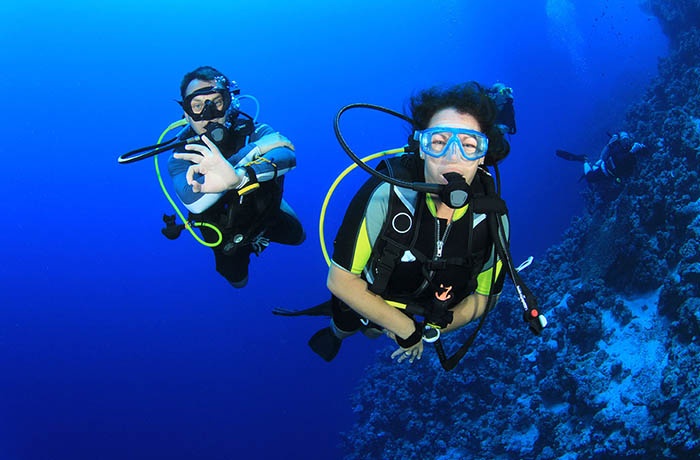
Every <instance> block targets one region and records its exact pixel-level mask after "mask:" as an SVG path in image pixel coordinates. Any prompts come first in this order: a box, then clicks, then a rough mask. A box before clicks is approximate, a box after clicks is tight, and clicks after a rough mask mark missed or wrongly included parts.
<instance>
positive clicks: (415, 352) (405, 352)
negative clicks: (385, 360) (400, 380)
mask: <svg viewBox="0 0 700 460" xmlns="http://www.w3.org/2000/svg"><path fill="white" fill-rule="evenodd" d="M421 356H423V341H422V340H421V341H419V342H418V343H417V344H415V345H413V346H412V347H410V348H401V347H399V349H398V350H396V351H395V352H393V353H392V354H391V359H394V358H399V359H398V362H400V363H401V362H403V361H404V360H406V359H407V360H408V362H409V363H413V361H414V360H416V359H420V358H421Z"/></svg>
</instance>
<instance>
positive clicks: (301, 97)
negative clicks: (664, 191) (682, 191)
mask: <svg viewBox="0 0 700 460" xmlns="http://www.w3.org/2000/svg"><path fill="white" fill-rule="evenodd" d="M57 3H60V4H54V2H36V1H29V2H24V3H23V4H22V6H11V5H4V6H3V7H2V9H3V11H2V14H0V57H1V61H2V70H0V87H1V88H2V89H3V96H2V106H1V107H2V110H0V130H2V131H1V139H2V141H1V142H0V153H1V154H2V158H3V160H4V161H3V167H4V172H5V174H4V177H5V181H4V184H3V185H4V187H3V196H4V205H5V206H4V209H5V219H4V223H3V224H2V225H0V238H1V239H2V245H1V248H2V249H0V251H1V252H0V256H1V257H0V260H1V261H2V262H1V264H0V457H1V458H3V459H9V460H12V459H22V460H24V459H71V460H78V459H123V458H132V459H146V458H169V459H192V458H206V459H233V458H275V457H281V456H284V458H299V459H301V458H305V459H306V458H320V459H326V458H338V457H340V456H341V455H342V452H341V451H340V450H339V449H338V448H337V447H336V444H337V443H338V439H339V438H338V436H337V433H338V432H339V431H343V430H346V429H348V428H349V427H350V426H351V424H352V422H353V416H352V408H351V407H350V403H349V401H348V396H349V394H350V393H351V392H352V390H353V387H354V386H355V385H356V384H357V382H358V380H359V377H360V376H361V374H362V372H363V369H364V367H365V365H366V364H367V363H369V362H371V360H373V359H374V354H375V350H376V349H377V348H378V342H370V341H367V340H360V339H351V340H350V341H348V343H346V344H345V345H344V347H343V350H342V353H341V355H340V356H339V358H338V359H336V360H335V361H334V362H333V363H332V364H326V363H325V362H323V361H321V360H320V359H318V358H317V357H316V356H315V355H313V354H312V353H311V352H310V351H309V350H308V348H307V346H306V340H307V339H308V337H309V336H310V335H311V334H312V333H313V332H314V331H315V330H317V329H318V328H320V327H321V326H322V325H324V321H322V320H320V319H316V318H313V319H294V318H292V319H283V318H278V317H275V316H273V315H271V314H270V310H271V309H272V308H273V307H275V306H284V307H288V308H302V307H306V306H310V305H312V304H315V303H317V302H320V301H322V300H325V298H327V295H328V294H327V292H326V291H325V271H326V268H325V263H324V261H323V258H322V255H321V251H320V249H319V245H318V232H317V227H318V213H319V210H320V207H321V202H322V200H323V197H324V195H325V193H326V190H327V188H328V186H329V185H330V184H331V182H332V181H333V179H334V178H335V177H336V175H337V174H338V173H339V172H340V171H341V170H342V169H343V168H344V167H345V166H347V165H348V163H349V160H348V158H347V157H346V156H345V155H344V154H343V152H342V150H341V149H340V147H339V146H338V144H337V142H336V141H335V138H334V135H333V129H332V120H333V117H334V115H335V113H336V111H337V110H338V109H339V108H340V107H342V106H343V105H345V104H348V103H352V102H370V103H375V104H380V105H385V106H387V107H390V108H393V109H396V110H402V108H403V107H404V104H405V102H406V100H407V98H408V96H409V95H410V94H412V93H413V92H415V91H417V90H419V89H422V88H425V87H427V86H431V85H434V84H445V83H456V82H460V81H464V80H471V79H475V80H478V81H481V82H483V83H485V84H489V85H490V84H491V83H493V82H495V81H502V82H505V83H506V84H508V85H510V86H512V87H513V88H514V90H515V96H516V109H517V113H518V130H519V132H518V134H517V135H516V136H514V137H513V138H512V147H513V148H512V154H511V156H510V157H509V158H508V160H507V161H506V162H505V163H504V164H503V165H502V167H501V174H502V177H503V191H504V196H505V198H506V199H507V201H508V203H509V208H510V210H511V219H512V226H513V239H512V241H513V243H512V245H513V252H514V255H515V257H516V259H523V258H525V257H527V256H528V255H534V256H535V257H536V258H537V257H538V256H541V255H542V254H543V253H544V251H545V250H546V248H547V247H549V246H550V245H552V244H554V243H556V242H557V241H558V239H559V237H560V235H561V233H562V231H563V230H564V229H565V228H566V227H567V225H568V223H569V221H570V219H571V217H572V216H574V215H575V214H576V213H577V212H578V211H579V210H580V207H581V206H582V200H581V197H580V191H581V190H582V189H583V187H585V185H584V184H582V183H578V182H577V180H578V178H579V176H580V173H581V170H580V165H578V164H574V163H565V162H563V161H561V160H559V159H557V158H556V157H555V156H554V154H553V153H554V150H555V149H556V148H564V149H567V150H571V151H574V152H577V153H586V154H588V155H590V156H592V157H595V156H597V154H598V152H599V151H600V148H601V147H602V146H603V145H604V144H605V142H606V141H607V135H606V131H607V132H613V131H615V130H617V129H620V128H622V127H623V126H624V112H625V107H626V106H627V105H628V104H629V103H631V102H633V101H635V100H636V99H638V98H640V97H642V96H643V91H644V88H645V86H646V84H647V83H648V82H649V81H650V79H651V78H652V77H653V76H654V74H655V72H656V60H657V58H658V57H659V56H662V55H663V54H664V53H665V50H666V42H665V39H664V37H663V36H662V35H661V32H660V30H659V27H658V25H657V23H656V21H655V20H654V19H652V18H651V17H650V16H648V15H646V14H645V13H644V12H643V11H642V10H641V9H640V8H639V7H638V6H637V5H636V2H633V1H623V0H616V1H602V0H597V1H591V2H585V3H586V4H585V5H577V6H576V8H574V7H573V6H572V5H571V3H569V2H566V1H562V0H558V1H548V2H547V1H527V2H522V1H518V0H508V1H501V2H498V3H497V4H496V5H487V3H492V2H476V1H466V0H444V1H432V2H427V1H420V0H402V1H398V0H397V1H379V2H377V1H364V0H362V1H352V2H350V1H337V2H317V1H308V0H306V1H298V2H282V1H269V0H268V1H256V2H243V1H233V2H218V3H210V4H201V5H200V6H198V7H195V6H191V5H194V3H193V2H185V1H176V2H173V1H170V2H165V1H150V2H135V1H119V2H116V1H104V2H100V5H99V6H94V5H92V3H93V2H79V1H68V2H57ZM576 3H584V2H576ZM199 65H212V66H214V67H217V68H218V69H219V70H221V71H223V72H224V73H226V74H227V75H229V76H230V77H231V78H233V79H235V80H237V81H238V82H239V84H240V86H241V88H242V90H243V92H244V93H248V94H253V95H256V96H257V97H258V98H259V100H260V102H261V105H262V111H261V115H260V119H261V120H263V121H265V122H268V123H269V124H271V125H272V126H273V127H275V128H277V129H279V130H280V131H281V132H283V133H284V134H286V135H287V136H288V137H289V138H290V139H292V140H293V142H294V143H295V145H296V150H297V154H298V169H297V170H296V171H294V172H293V173H292V174H291V175H290V176H289V178H288V180H287V191H286V196H287V200H288V201H289V202H290V203H291V204H292V206H293V207H294V208H295V210H296V211H297V212H298V214H299V215H300V218H301V219H302V221H303V223H304V225H305V227H306V229H307V233H308V235H309V238H308V240H307V242H306V243H304V245H302V246H301V247H283V246H277V247H271V248H270V249H269V250H267V251H266V252H265V253H264V254H263V255H262V257H261V258H260V259H257V260H253V263H252V265H251V282H250V284H249V286H248V287H247V288H246V289H245V290H242V291H236V290H233V289H231V288H230V287H229V286H228V285H227V283H226V282H225V281H224V280H223V279H222V278H220V277H219V276H218V275H216V273H215V272H214V269H213V261H212V257H211V254H210V251H209V250H207V249H205V248H203V247H201V246H199V245H198V244H196V243H195V242H194V241H193V240H192V239H191V238H189V237H188V236H187V235H184V236H183V237H182V238H180V239H179V240H177V241H175V242H172V241H169V240H166V239H165V238H163V237H162V235H161V234H160V228H161V220H160V219H161V216H162V214H163V213H164V212H170V210H169V209H168V204H167V202H166V201H165V199H164V198H163V196H162V194H161V193H160V190H159V187H158V185H157V181H156V177H155V174H154V171H153V166H152V162H151V161H144V162H142V163H137V164H133V165H118V164H117V162H116V157H117V156H118V155H120V154H122V153H124V152H126V151H127V150H131V149H133V148H136V147H139V146H142V145H146V144H150V143H153V142H154V141H155V139H156V138H157V137H158V135H159V134H160V132H161V131H162V129H164V128H165V126H167V125H168V124H169V123H170V122H172V121H174V120H176V119H178V118H179V116H180V114H181V113H180V111H179V110H178V106H177V105H176V104H175V103H174V102H173V100H174V99H176V98H178V96H179V94H178V85H179V82H180V79H181V77H182V75H183V74H184V73H185V72H187V71H189V70H191V69H193V68H194V67H197V66H199ZM345 130H346V132H347V135H348V138H349V140H350V141H351V142H352V145H353V146H355V147H356V148H357V151H358V153H360V154H369V153H373V152H375V151H378V150H383V149H388V148H393V147H399V146H401V145H403V143H404V142H405V139H406V131H405V128H404V127H403V126H402V125H401V123H398V122H396V121H395V120H393V119H391V118H390V117H387V116H385V115H379V114H376V113H371V112H359V111H358V112H357V113H354V112H353V113H350V114H348V117H347V124H346V125H345ZM364 178H365V177H364V175H363V174H362V173H355V174H354V175H353V176H352V177H351V178H350V179H348V180H347V181H346V182H344V183H343V184H342V186H341V187H340V188H339V190H338V192H337V194H336V195H335V196H334V199H333V201H332V205H331V209H330V211H329V215H328V222H327V229H328V230H327V233H326V237H327V238H328V239H329V240H330V239H332V237H333V234H334V232H335V229H336V228H337V225H338V222H339V219H340V218H341V217H342V213H343V208H344V206H345V204H346V203H347V201H348V200H349V198H350V196H351V195H352V193H353V190H354V189H355V188H356V187H357V185H358V184H359V183H360V182H361V181H362V180H364ZM426 378H430V376H426ZM368 403H370V404H371V402H368Z"/></svg>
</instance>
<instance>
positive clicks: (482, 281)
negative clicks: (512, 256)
mask: <svg viewBox="0 0 700 460" xmlns="http://www.w3.org/2000/svg"><path fill="white" fill-rule="evenodd" d="M502 268H503V263H502V262H501V261H500V260H497V261H496V279H498V275H500V273H501V269H502ZM492 272H493V267H491V268H489V269H488V270H485V271H483V272H481V273H479V274H478V275H477V277H476V289H475V290H474V292H476V293H477V294H481V295H489V294H491V288H493V286H492V285H491V278H492V275H491V274H492Z"/></svg>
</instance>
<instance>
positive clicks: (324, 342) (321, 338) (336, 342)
mask: <svg viewBox="0 0 700 460" xmlns="http://www.w3.org/2000/svg"><path fill="white" fill-rule="evenodd" d="M342 343H343V341H342V340H340V339H339V338H338V337H337V336H336V335H335V334H334V333H333V330H332V329H331V328H330V327H324V328H323V329H321V330H320V331H318V332H316V333H315V334H314V335H313V336H312V337H311V338H310V339H309V346H310V347H311V349H312V350H313V351H314V353H316V354H317V355H319V356H320V357H321V358H323V359H325V360H326V361H327V362H331V361H332V360H333V358H335V357H336V355H337V354H338V351H340V345H341V344H342Z"/></svg>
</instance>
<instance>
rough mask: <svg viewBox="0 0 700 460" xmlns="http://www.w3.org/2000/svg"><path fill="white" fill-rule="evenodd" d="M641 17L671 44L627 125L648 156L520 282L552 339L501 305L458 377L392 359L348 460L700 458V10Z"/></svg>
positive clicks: (379, 374) (351, 440)
mask: <svg viewBox="0 0 700 460" xmlns="http://www.w3.org/2000/svg"><path fill="white" fill-rule="evenodd" d="M646 6H647V7H648V8H649V10H650V11H652V12H653V13H654V14H655V15H656V16H657V17H658V18H659V21H660V22H661V24H662V27H663V29H664V31H665V32H666V33H667V34H668V35H669V37H670V38H671V43H672V49H671V51H670V54H669V56H668V57H666V58H664V59H662V60H661V61H660V63H659V75H658V77H657V78H656V79H655V80H654V81H653V82H652V84H651V85H650V88H649V89H648V91H647V94H646V97H645V98H644V100H642V101H640V102H638V103H637V104H635V105H634V106H632V107H631V108H630V109H629V111H628V114H627V119H626V126H624V129H625V130H627V131H629V132H630V133H632V134H633V136H634V137H635V139H636V140H638V141H641V142H643V143H645V144H646V145H647V146H649V147H650V149H649V153H648V154H647V155H645V156H644V157H643V158H641V159H640V161H639V162H638V164H637V170H636V172H635V175H634V176H633V177H632V178H629V179H628V180H626V181H624V182H623V183H622V184H610V185H609V186H600V187H590V188H589V190H588V191H587V192H586V196H585V198H586V209H585V211H584V213H583V214H582V215H581V216H579V217H577V218H575V219H574V220H573V221H572V224H571V226H570V229H569V230H568V231H567V232H565V234H564V238H563V241H562V242H561V244H559V245H557V246H555V247H552V248H551V249H550V250H548V252H547V254H546V257H545V260H544V261H540V263H539V264H537V266H533V268H531V269H528V272H527V274H525V275H524V276H525V278H526V282H527V283H528V284H529V286H530V288H531V289H532V290H533V292H536V293H537V294H538V296H539V297H540V303H541V304H542V305H544V306H545V307H546V312H547V315H548V318H549V319H550V322H551V327H550V328H548V330H547V331H546V332H545V333H544V334H543V337H541V338H538V337H534V336H528V335H526V334H529V333H527V332H525V326H524V325H523V323H522V322H521V321H520V320H519V319H518V318H517V316H518V315H516V314H513V312H514V311H517V310H518V309H519V308H520V307H519V305H518V303H517V300H516V298H515V296H514V294H513V293H512V292H509V291H505V292H504V296H503V297H502V299H501V301H500V303H499V307H498V308H497V309H496V310H495V311H494V312H493V313H491V315H490V316H489V318H488V319H487V323H486V327H485V328H484V332H482V334H481V336H480V337H479V339H478V340H477V342H476V343H475V345H474V347H473V349H472V350H471V351H470V352H469V353H468V354H467V356H466V357H465V358H464V359H463V360H462V362H461V363H460V365H459V366H458V368H457V369H455V370H454V371H452V372H444V371H443V370H442V369H441V367H440V365H439V363H438V361H437V358H436V356H435V353H432V352H430V351H429V352H428V353H426V354H425V356H426V358H424V359H423V361H421V362H420V363H419V364H418V366H417V367H416V365H415V364H414V366H412V367H411V368H410V369H407V368H406V367H402V366H395V365H392V364H393V363H390V362H389V361H388V359H387V358H386V350H382V351H381V353H380V354H378V356H379V358H378V362H377V364H375V365H373V366H372V367H371V368H370V369H369V370H368V373H367V375H366V377H365V378H364V380H363V382H362V384H361V385H360V388H359V389H358V391H357V393H356V394H355V396H354V404H355V412H356V414H357V423H356V425H355V426H354V427H353V429H352V430H351V431H350V432H348V433H345V434H344V444H345V449H346V450H347V452H348V455H347V458H348V459H353V460H354V459H367V458H377V459H379V458H423V459H440V460H448V459H463V458H489V459H498V458H504V459H506V458H518V459H521V458H532V459H555V458H570V459H576V458H582V459H583V458H594V459H595V458H600V459H603V458H697V457H698V456H700V438H699V437H698V433H700V376H699V375H698V374H699V373H698V368H699V367H700V366H699V365H698V364H697V362H698V361H697V359H698V358H697V357H698V352H699V351H700V350H699V348H700V182H698V164H699V163H700V118H698V117H700V29H698V26H700V1H698V0H687V1H682V0H674V1H668V0H664V1H661V0H650V1H648V2H647V4H646ZM469 332H470V331H465V332H464V333H456V334H455V335H453V336H449V337H448V338H446V339H445V342H446V343H447V345H448V348H455V347H456V346H457V345H456V344H457V343H461V341H463V340H464V339H465V337H466V336H467V334H468V333H469ZM459 334H463V335H461V336H460V335H459ZM450 345H451V347H450ZM448 352H449V351H448Z"/></svg>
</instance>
